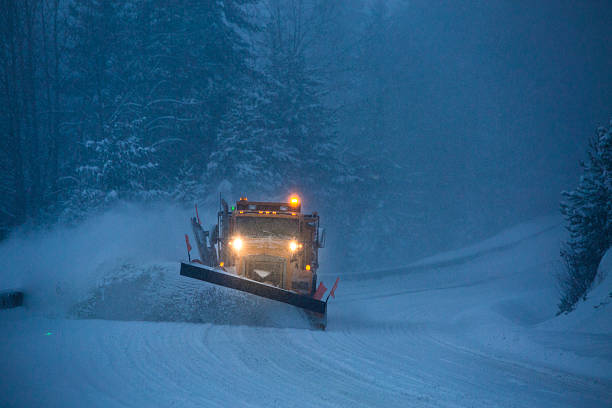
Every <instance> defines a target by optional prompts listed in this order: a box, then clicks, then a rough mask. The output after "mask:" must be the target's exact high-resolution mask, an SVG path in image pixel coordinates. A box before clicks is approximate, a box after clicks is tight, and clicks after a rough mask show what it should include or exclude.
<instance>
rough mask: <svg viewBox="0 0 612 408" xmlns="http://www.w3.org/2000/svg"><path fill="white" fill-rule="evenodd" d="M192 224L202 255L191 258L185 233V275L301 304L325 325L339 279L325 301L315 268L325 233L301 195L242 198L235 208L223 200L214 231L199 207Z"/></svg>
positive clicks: (315, 322) (313, 319)
mask: <svg viewBox="0 0 612 408" xmlns="http://www.w3.org/2000/svg"><path fill="white" fill-rule="evenodd" d="M191 225H192V229H193V235H194V238H195V244H196V246H197V249H198V252H199V254H200V258H198V259H191V255H190V251H191V243H190V241H189V236H188V235H187V234H185V243H186V245H187V253H188V258H189V262H182V263H181V270H180V274H181V275H183V276H186V277H189V278H194V279H199V280H202V281H205V282H209V283H212V284H215V285H220V286H225V287H228V288H231V289H235V290H239V291H242V292H247V293H251V294H253V295H256V296H261V297H264V298H268V299H272V300H275V301H279V302H284V303H287V304H290V305H292V306H295V307H298V308H300V309H301V310H303V311H304V313H305V314H306V317H307V318H308V320H309V321H310V322H311V324H312V326H313V327H315V328H318V329H323V330H324V329H325V327H326V325H327V301H328V300H329V296H330V295H331V296H332V297H335V294H334V292H335V289H336V287H337V285H338V279H336V282H335V284H334V286H333V287H332V290H331V291H330V293H329V295H328V296H327V298H326V299H325V300H323V299H322V298H323V296H324V295H325V292H326V291H327V288H326V287H325V286H324V285H323V283H322V282H321V283H319V285H318V286H317V269H318V267H319V257H318V250H319V248H323V247H324V245H325V231H324V230H323V229H322V228H320V227H319V216H318V214H317V213H316V212H313V213H312V214H304V213H302V211H301V202H300V198H299V197H298V196H296V195H293V196H291V197H290V198H289V200H288V202H261V201H249V200H247V198H246V197H242V198H240V200H238V201H237V202H236V204H235V205H232V206H229V205H228V204H227V202H226V201H225V200H223V199H220V210H219V212H218V214H217V224H216V225H215V226H214V227H213V228H212V229H211V230H210V231H205V230H204V229H203V228H202V223H201V222H200V217H199V215H198V211H197V207H196V216H195V217H193V218H192V219H191Z"/></svg>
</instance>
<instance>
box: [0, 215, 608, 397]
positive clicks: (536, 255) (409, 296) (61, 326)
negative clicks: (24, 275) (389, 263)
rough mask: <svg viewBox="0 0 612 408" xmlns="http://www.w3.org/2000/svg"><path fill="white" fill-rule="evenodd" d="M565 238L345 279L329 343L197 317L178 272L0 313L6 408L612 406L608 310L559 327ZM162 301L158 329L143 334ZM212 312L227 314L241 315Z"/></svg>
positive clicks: (512, 235) (274, 308)
mask: <svg viewBox="0 0 612 408" xmlns="http://www.w3.org/2000/svg"><path fill="white" fill-rule="evenodd" d="M561 237H562V232H561V227H560V226H559V225H558V220H556V219H550V218H545V219H540V220H538V221H537V222H534V223H531V224H525V225H521V226H518V227H516V228H514V229H512V230H509V231H506V232H505V233H503V234H500V235H499V236H497V237H494V238H492V239H490V240H488V241H485V242H483V243H482V244H480V245H478V246H474V247H471V248H466V249H465V250H462V251H455V252H450V253H446V254H442V255H440V256H437V257H432V258H429V259H425V260H423V261H422V262H419V263H416V264H413V265H410V266H407V267H405V268H398V269H396V270H387V271H371V272H367V273H361V274H354V275H350V276H349V275H343V276H342V278H341V281H340V286H339V288H338V290H337V299H335V300H333V299H332V300H331V301H330V305H329V318H328V321H329V325H328V330H327V331H325V332H321V331H313V330H308V329H307V328H305V327H304V325H305V323H303V322H301V323H300V320H295V319H300V317H301V316H300V314H299V313H298V312H297V311H295V310H294V309H291V308H290V307H288V306H285V305H281V304H275V303H273V302H268V301H265V300H264V301H261V300H257V301H255V302H254V304H255V306H257V307H258V308H260V309H263V310H264V312H263V315H265V316H264V317H262V316H258V315H257V313H254V315H251V314H248V316H238V317H236V316H234V317H232V316H230V317H228V316H227V315H223V316H221V317H220V316H216V315H215V316H213V317H210V316H211V315H207V314H203V315H197V311H194V310H193V308H198V307H208V306H210V305H211V304H210V303H206V300H203V302H204V303H197V302H195V303H194V302H192V303H191V306H185V305H184V303H185V302H186V301H188V300H189V299H191V300H193V298H194V297H197V296H199V295H198V292H197V291H198V290H201V288H202V287H203V286H202V285H205V284H201V283H200V282H191V281H189V282H187V281H185V279H187V278H182V277H178V276H177V275H178V263H168V264H160V265H159V266H158V267H156V268H153V269H152V270H154V272H151V269H150V270H149V272H147V273H148V275H146V274H145V275H146V276H145V275H143V276H141V278H140V279H138V280H135V281H134V280H132V281H131V282H130V283H129V284H127V283H126V284H124V281H125V280H122V279H115V280H114V281H112V282H111V283H108V282H106V283H105V284H104V285H102V286H104V287H103V288H98V289H97V292H96V294H94V295H90V296H92V297H91V298H90V299H89V300H88V301H87V302H85V303H81V304H80V305H79V306H78V307H77V308H76V309H75V308H73V309H72V310H71V312H70V313H69V315H70V316H71V318H66V317H65V315H62V314H57V313H55V314H54V313H53V312H52V310H54V309H53V308H52V306H51V305H45V306H43V305H38V306H37V307H35V306H29V307H28V308H25V309H23V308H22V309H19V310H17V309H16V310H5V311H0V333H1V337H0V366H1V367H2V373H1V375H0V406H2V407H42V406H44V407H73V406H74V407H84V406H100V407H114V406H121V407H173V406H174V407H196V406H197V407H201V406H220V407H228V406H236V407H237V406H281V407H287V406H289V407H291V406H296V407H300V406H316V407H345V406H346V407H353V406H384V407H392V406H397V407H407V406H415V407H497V406H499V407H611V406H612V334H611V331H612V330H611V327H610V322H611V321H610V319H609V315H611V314H612V313H611V312H612V308H611V307H610V306H605V305H603V306H601V307H598V308H594V307H591V308H590V309H589V310H588V311H587V312H586V315H585V314H584V313H583V315H581V316H582V317H581V319H583V320H580V321H575V319H574V320H572V317H570V316H561V317H557V318H555V317H554V313H555V310H556V308H555V300H556V298H557V291H556V288H555V281H554V277H553V273H554V271H555V268H557V267H558V249H559V240H560V239H561ZM123 273H124V275H125V274H129V273H133V271H132V272H130V269H129V268H128V271H127V272H126V271H125V270H124V272H123ZM333 278H334V276H333V275H328V276H323V280H324V281H325V282H329V283H331V282H333ZM608 281H609V279H608V280H607V281H605V282H604V283H602V284H607V283H606V282H608ZM328 286H329V285H328ZM57 292H58V293H57V294H55V295H56V296H60V295H61V293H62V290H61V288H60V289H58V291H57ZM204 293H210V290H209V292H204ZM220 293H221V292H215V293H214V294H215V296H219V295H220ZM155 298H159V299H162V300H161V304H162V306H161V308H162V309H160V310H157V311H155V316H158V317H159V316H160V317H161V320H166V321H158V322H152V321H141V320H140V319H139V317H142V318H144V319H148V320H151V316H152V315H151V314H148V313H152V312H151V310H152V308H155V305H154V300H153V299H155ZM243 301H244V302H245V303H243ZM122 302H123V303H122ZM220 302H221V303H220V304H221V306H223V307H226V308H227V309H228V310H229V311H232V312H233V313H236V314H240V313H243V312H242V310H243V309H242V307H243V305H244V304H250V300H249V299H246V300H244V296H241V297H236V296H235V299H234V301H232V302H231V303H228V304H224V303H223V301H220ZM176 303H179V304H181V303H182V304H183V305H181V306H177V305H176ZM202 304H205V305H208V306H202ZM53 307H55V306H53ZM190 307H191V309H190ZM232 307H233V308H234V309H232ZM606 307H607V308H606ZM591 309H592V311H591ZM75 310H76V311H75ZM236 310H238V311H236ZM271 312H276V316H275V317H274V318H271V317H269V313H271ZM164 313H165V314H164ZM194 313H196V315H194ZM75 316H79V318H75ZM194 316H195V317H194ZM585 316H586V317H585ZM83 317H98V318H100V317H102V318H105V319H91V318H83ZM114 319H115V320H114ZM116 319H121V320H116ZM207 319H208V320H209V321H215V322H216V323H207V322H204V323H192V322H193V321H206V320H207ZM232 319H233V320H232ZM258 319H259V320H258ZM167 320H172V321H167ZM248 321H254V322H256V323H255V324H250V325H249V324H244V322H248ZM289 322H293V323H289ZM227 323H237V324H227ZM581 325H582V326H581ZM577 326H578V327H577ZM581 327H583V328H584V329H581Z"/></svg>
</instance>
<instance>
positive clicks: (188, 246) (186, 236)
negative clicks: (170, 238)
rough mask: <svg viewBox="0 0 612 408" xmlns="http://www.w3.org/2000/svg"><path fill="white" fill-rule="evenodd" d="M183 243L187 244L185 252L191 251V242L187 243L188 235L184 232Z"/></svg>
mask: <svg viewBox="0 0 612 408" xmlns="http://www.w3.org/2000/svg"><path fill="white" fill-rule="evenodd" d="M185 243H186V244H187V253H189V252H191V244H190V243H189V235H187V234H185Z"/></svg>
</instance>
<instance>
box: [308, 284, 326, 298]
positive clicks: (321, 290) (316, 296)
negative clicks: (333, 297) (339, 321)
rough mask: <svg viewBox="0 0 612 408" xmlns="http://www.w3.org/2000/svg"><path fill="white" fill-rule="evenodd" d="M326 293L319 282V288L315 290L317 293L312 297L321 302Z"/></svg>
mask: <svg viewBox="0 0 612 408" xmlns="http://www.w3.org/2000/svg"><path fill="white" fill-rule="evenodd" d="M326 291H327V288H326V287H325V285H324V284H323V282H319V287H318V288H317V291H316V292H315V294H314V295H313V296H312V297H313V298H315V299H317V300H321V298H322V297H323V295H324V294H325V292H326Z"/></svg>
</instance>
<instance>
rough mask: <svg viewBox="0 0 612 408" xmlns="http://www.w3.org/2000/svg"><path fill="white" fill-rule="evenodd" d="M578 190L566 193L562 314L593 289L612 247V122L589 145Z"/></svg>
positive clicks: (560, 304) (561, 280) (563, 210)
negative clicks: (566, 236) (598, 271)
mask: <svg viewBox="0 0 612 408" xmlns="http://www.w3.org/2000/svg"><path fill="white" fill-rule="evenodd" d="M582 167H583V169H584V175H583V176H582V177H581V179H580V183H579V184H578V187H577V188H576V189H575V190H573V191H569V192H564V193H563V195H564V197H565V201H564V202H562V203H561V213H562V214H563V215H564V217H565V219H566V221H567V230H568V231H569V239H568V241H567V242H566V243H565V244H564V246H563V248H562V249H561V257H562V258H563V260H564V262H565V265H566V268H567V270H566V274H565V275H564V276H562V277H561V279H560V283H561V288H562V292H563V293H562V297H561V301H560V303H559V313H562V312H569V311H571V310H572V309H573V308H574V306H575V304H576V302H578V300H580V298H585V297H586V294H587V291H588V290H589V288H590V287H591V284H592V283H593V280H594V279H595V275H596V274H597V268H598V266H599V262H600V261H601V258H602V257H603V255H604V254H605V252H606V251H607V250H608V249H609V248H610V247H611V246H612V122H611V123H610V126H609V127H608V128H605V127H602V128H599V129H598V131H597V135H596V137H594V138H593V139H591V141H590V143H589V151H588V158H587V161H586V162H583V163H582Z"/></svg>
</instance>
